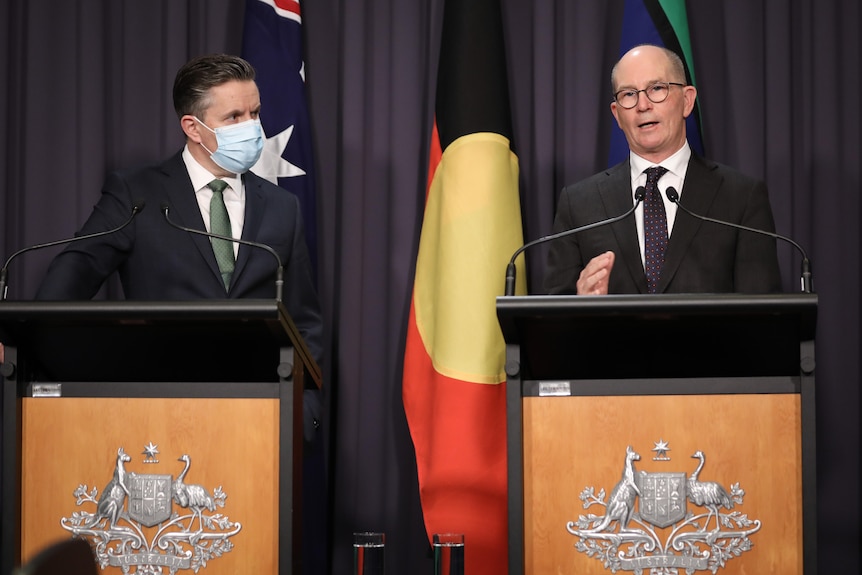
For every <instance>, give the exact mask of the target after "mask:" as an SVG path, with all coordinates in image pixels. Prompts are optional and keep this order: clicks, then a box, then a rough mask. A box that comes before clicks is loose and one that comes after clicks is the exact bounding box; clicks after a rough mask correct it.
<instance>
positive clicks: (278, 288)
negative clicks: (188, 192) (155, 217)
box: [161, 202, 284, 302]
mask: <svg viewBox="0 0 862 575" xmlns="http://www.w3.org/2000/svg"><path fill="white" fill-rule="evenodd" d="M161 210H162V214H164V216H165V221H166V222H168V224H169V225H170V226H171V227H174V228H176V229H178V230H182V231H184V232H189V233H191V234H198V235H201V236H206V237H208V238H215V239H217V240H227V241H229V242H236V243H238V244H241V245H246V246H251V247H253V248H261V249H264V250H266V251H268V252H269V253H270V254H272V257H274V258H275V261H276V264H277V265H278V267H277V268H276V272H275V301H278V302H280V301H281V294H282V286H283V285H284V267H283V266H282V265H281V258H280V257H279V255H278V252H276V251H275V250H274V249H272V248H271V247H270V246H268V245H266V244H261V243H258V242H252V241H250V240H243V239H240V238H233V237H231V236H222V235H219V234H213V233H210V232H205V231H203V230H196V229H194V228H187V227H185V226H181V225H179V224H177V223H175V222H173V221H171V218H170V217H169V216H168V212H169V211H170V206H169V205H168V203H167V202H162V205H161Z"/></svg>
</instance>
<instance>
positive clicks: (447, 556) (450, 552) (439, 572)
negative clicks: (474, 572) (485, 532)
mask: <svg viewBox="0 0 862 575" xmlns="http://www.w3.org/2000/svg"><path fill="white" fill-rule="evenodd" d="M434 575H464V534H463V533H435V534H434Z"/></svg>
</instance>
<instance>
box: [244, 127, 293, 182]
mask: <svg viewBox="0 0 862 575" xmlns="http://www.w3.org/2000/svg"><path fill="white" fill-rule="evenodd" d="M261 130H263V128H262V127H261ZM292 134H293V126H288V128H287V129H286V130H284V131H282V132H280V133H278V134H276V135H275V136H273V137H271V138H267V137H266V131H264V132H263V136H264V141H263V152H261V154H260V159H258V161H257V163H256V164H255V165H254V166H252V167H251V171H252V172H254V173H255V174H257V175H258V176H260V177H261V178H264V179H266V180H269V181H270V182H272V183H273V184H275V185H278V178H293V177H296V176H304V175H305V170H303V169H302V168H300V167H299V166H296V165H294V164H291V163H290V162H288V161H287V160H285V159H284V158H283V157H282V154H283V153H284V149H285V148H286V147H287V143H288V142H289V141H290V136H291V135H292Z"/></svg>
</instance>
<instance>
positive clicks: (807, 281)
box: [665, 187, 811, 293]
mask: <svg viewBox="0 0 862 575" xmlns="http://www.w3.org/2000/svg"><path fill="white" fill-rule="evenodd" d="M665 193H666V194H667V199H669V200H670V201H671V202H673V203H674V204H676V205H677V206H679V207H680V208H682V211H684V212H685V213H687V214H688V215H690V216H692V217H695V218H697V219H699V220H703V221H705V222H712V223H714V224H721V225H723V226H730V227H731V228H737V229H740V230H745V231H747V232H754V233H756V234H761V235H764V236H769V237H770V238H776V239H779V240H783V241H785V242H787V243H789V244H790V245H792V246H793V247H795V248H796V249H797V250H798V251H799V253H800V255H801V256H802V277H801V283H802V291H803V292H804V293H811V262H809V261H808V254H806V253H805V250H804V249H802V246H800V245H799V244H797V243H796V242H794V241H793V240H791V239H790V238H788V237H785V236H782V235H780V234H776V233H773V232H767V231H766V230H759V229H757V228H750V227H748V226H743V225H741V224H734V223H731V222H725V221H723V220H716V219H715V218H709V217H707V216H701V215H700V214H696V213H694V212H692V211H691V210H689V209H688V208H686V207H685V206H684V205H682V204H681V203H680V201H679V193H678V192H677V191H676V189H675V188H673V187H668V189H667V190H665Z"/></svg>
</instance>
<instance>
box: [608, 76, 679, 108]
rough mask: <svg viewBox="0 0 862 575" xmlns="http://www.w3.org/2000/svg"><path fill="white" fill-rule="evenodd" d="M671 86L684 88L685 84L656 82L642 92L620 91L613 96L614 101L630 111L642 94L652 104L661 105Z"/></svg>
mask: <svg viewBox="0 0 862 575" xmlns="http://www.w3.org/2000/svg"><path fill="white" fill-rule="evenodd" d="M671 86H680V87H685V84H680V83H678V82H656V83H654V84H650V85H649V86H647V87H646V88H644V89H643V90H620V91H619V92H617V93H616V94H614V101H615V102H616V103H617V104H619V105H620V107H622V108H624V109H626V110H630V109H631V108H634V107H635V106H637V105H638V98H639V97H640V93H641V92H643V93H644V94H646V97H647V98H649V101H650V102H652V103H653V104H661V103H662V102H664V101H665V100H667V95H668V93H669V92H670V87H671Z"/></svg>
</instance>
